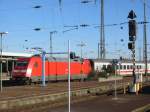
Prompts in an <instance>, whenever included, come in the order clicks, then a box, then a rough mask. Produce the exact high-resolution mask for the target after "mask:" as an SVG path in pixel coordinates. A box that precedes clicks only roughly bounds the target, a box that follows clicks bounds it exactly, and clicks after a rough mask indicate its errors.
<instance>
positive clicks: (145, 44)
mask: <svg viewBox="0 0 150 112" xmlns="http://www.w3.org/2000/svg"><path fill="white" fill-rule="evenodd" d="M143 48H144V63H145V76H147V34H146V0H144V47H143Z"/></svg>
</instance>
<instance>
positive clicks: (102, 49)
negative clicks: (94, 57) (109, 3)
mask: <svg viewBox="0 0 150 112" xmlns="http://www.w3.org/2000/svg"><path fill="white" fill-rule="evenodd" d="M100 12H101V25H100V58H101V59H104V58H105V33H104V0H101V11H100ZM98 58H99V57H98Z"/></svg>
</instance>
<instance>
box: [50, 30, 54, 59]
mask: <svg viewBox="0 0 150 112" xmlns="http://www.w3.org/2000/svg"><path fill="white" fill-rule="evenodd" d="M52 52H53V47H52V32H50V56H51V57H52Z"/></svg>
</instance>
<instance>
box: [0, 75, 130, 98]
mask: <svg viewBox="0 0 150 112" xmlns="http://www.w3.org/2000/svg"><path fill="white" fill-rule="evenodd" d="M131 80H132V79H131V78H130V77H126V78H124V79H123V80H119V81H117V83H118V84H123V83H126V82H131ZM113 83H114V81H109V82H98V81H86V82H77V81H75V82H71V90H72V91H74V90H80V89H86V88H93V87H99V86H103V85H110V86H112V85H113ZM67 90H68V83H67V82H57V83H54V82H53V83H47V85H46V86H45V87H42V86H41V84H36V85H19V86H11V85H10V86H7V87H3V91H2V92H1V93H0V99H1V100H11V99H16V98H24V97H29V96H30V97H31V96H39V95H46V94H55V93H61V92H66V91H67Z"/></svg>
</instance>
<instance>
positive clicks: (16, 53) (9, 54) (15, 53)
mask: <svg viewBox="0 0 150 112" xmlns="http://www.w3.org/2000/svg"><path fill="white" fill-rule="evenodd" d="M33 55H34V54H32V53H19V52H2V56H8V57H31V56H33Z"/></svg>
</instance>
